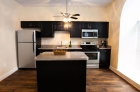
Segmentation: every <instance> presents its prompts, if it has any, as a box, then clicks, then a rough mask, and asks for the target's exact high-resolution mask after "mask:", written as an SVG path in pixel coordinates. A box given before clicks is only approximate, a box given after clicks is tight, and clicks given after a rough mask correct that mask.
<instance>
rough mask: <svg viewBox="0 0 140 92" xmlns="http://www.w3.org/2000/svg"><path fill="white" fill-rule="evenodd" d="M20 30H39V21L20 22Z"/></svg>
mask: <svg viewBox="0 0 140 92" xmlns="http://www.w3.org/2000/svg"><path fill="white" fill-rule="evenodd" d="M21 28H40V22H39V21H21Z"/></svg>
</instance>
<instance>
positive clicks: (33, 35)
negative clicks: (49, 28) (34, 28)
mask: <svg viewBox="0 0 140 92" xmlns="http://www.w3.org/2000/svg"><path fill="white" fill-rule="evenodd" d="M32 41H33V53H34V32H33V34H32Z"/></svg>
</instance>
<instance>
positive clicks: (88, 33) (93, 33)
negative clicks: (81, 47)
mask: <svg viewBox="0 0 140 92" xmlns="http://www.w3.org/2000/svg"><path fill="white" fill-rule="evenodd" d="M81 37H82V38H98V29H82V36H81Z"/></svg>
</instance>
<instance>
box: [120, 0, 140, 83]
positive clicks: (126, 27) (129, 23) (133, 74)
mask: <svg viewBox="0 0 140 92" xmlns="http://www.w3.org/2000/svg"><path fill="white" fill-rule="evenodd" d="M139 4H140V0H126V3H125V5H124V8H123V10H122V14H121V21H120V38H119V40H120V41H119V58H118V70H119V71H120V72H122V73H123V74H124V75H126V76H127V77H129V78H130V79H132V80H133V81H135V82H136V83H138V84H140V80H139V78H140V72H139V71H137V70H136V68H135V67H136V66H135V62H136V52H137V51H136V50H137V41H138V40H139V39H137V30H136V29H137V22H138V21H139V20H140V12H139V10H140V5H139ZM139 67H140V66H139Z"/></svg>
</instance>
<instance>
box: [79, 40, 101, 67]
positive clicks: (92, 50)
mask: <svg viewBox="0 0 140 92" xmlns="http://www.w3.org/2000/svg"><path fill="white" fill-rule="evenodd" d="M81 47H82V50H83V52H84V53H85V54H86V55H87V56H88V58H89V60H87V68H99V58H100V57H99V56H100V52H99V51H98V48H97V46H96V44H95V43H94V42H82V43H81Z"/></svg>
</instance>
